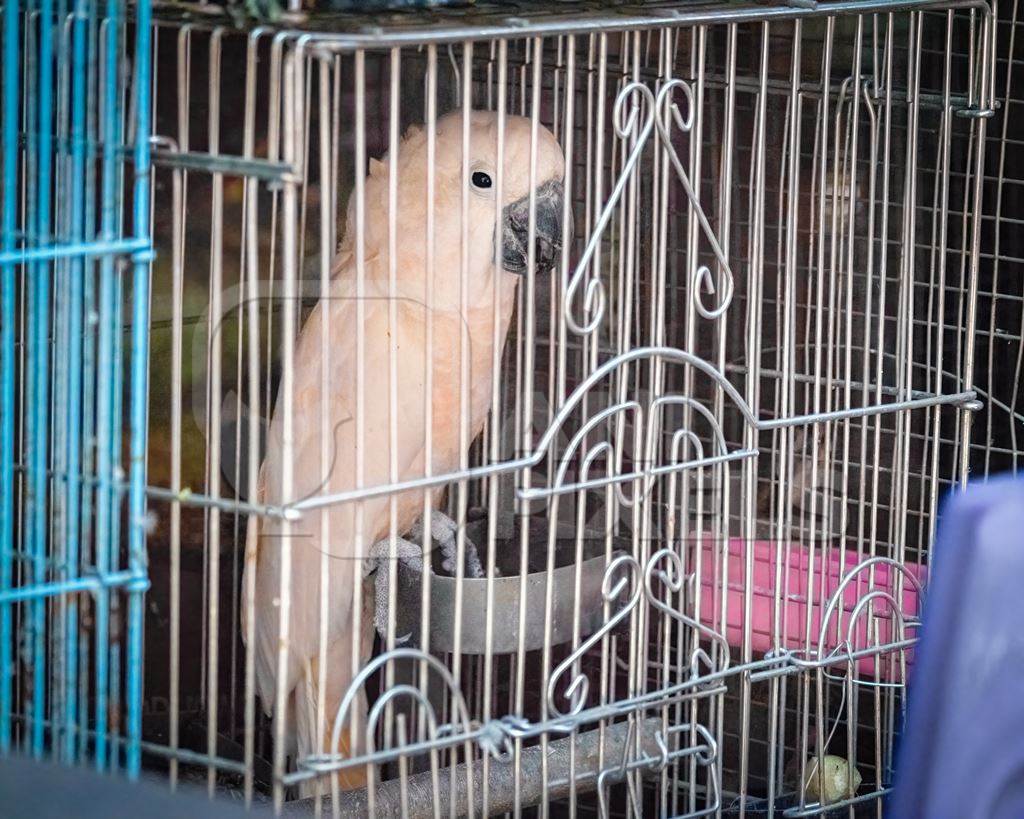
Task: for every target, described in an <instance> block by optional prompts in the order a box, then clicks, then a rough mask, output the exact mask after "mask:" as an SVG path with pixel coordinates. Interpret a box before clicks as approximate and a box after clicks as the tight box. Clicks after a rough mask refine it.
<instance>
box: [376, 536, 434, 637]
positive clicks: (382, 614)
mask: <svg viewBox="0 0 1024 819" xmlns="http://www.w3.org/2000/svg"><path fill="white" fill-rule="evenodd" d="M392 559H394V560H397V561H398V562H399V563H401V564H403V565H405V566H408V567H409V568H410V569H412V570H413V571H416V572H422V571H423V549H422V547H421V546H419V545H418V544H416V543H413V542H412V541H411V540H406V539H405V538H402V537H398V538H395V539H394V546H393V547H392V540H391V538H390V537H384V538H381V539H380V540H378V541H377V542H376V543H374V544H373V546H371V547H370V554H369V557H368V559H367V560H366V561H365V566H364V569H363V576H364V577H367V576H369V575H370V574H371V573H372V572H374V571H376V572H377V575H376V578H375V581H374V589H375V597H376V599H375V601H374V615H373V624H374V626H375V627H376V628H377V633H378V634H380V636H381V637H384V638H386V637H387V635H388V630H389V623H388V620H389V618H388V611H389V608H390V607H389V602H390V594H389V585H388V584H389V582H390V580H391V573H390V572H389V571H388V561H390V560H392ZM411 637H412V634H404V635H397V636H396V637H395V645H403V644H405V643H407V642H408V641H409V639H410V638H411Z"/></svg>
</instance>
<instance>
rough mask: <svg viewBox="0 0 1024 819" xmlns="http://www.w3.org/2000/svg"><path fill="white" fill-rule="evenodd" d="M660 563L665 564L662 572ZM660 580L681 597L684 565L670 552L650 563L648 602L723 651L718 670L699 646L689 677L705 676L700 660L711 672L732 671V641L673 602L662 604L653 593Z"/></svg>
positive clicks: (661, 553)
mask: <svg viewBox="0 0 1024 819" xmlns="http://www.w3.org/2000/svg"><path fill="white" fill-rule="evenodd" d="M661 563H665V564H666V565H665V567H664V568H662V566H661V565H659V564H661ZM655 578H657V579H658V580H660V581H661V583H662V585H663V586H665V587H666V588H667V589H668V590H669V591H670V592H672V593H673V594H678V593H679V591H680V590H681V589H682V588H683V581H684V580H685V575H684V573H683V561H682V559H681V558H680V557H679V555H678V554H676V552H675V551H674V550H672V549H671V548H668V547H666V548H664V549H660V550H659V551H657V552H655V553H654V555H652V556H651V559H650V560H649V561H648V563H647V570H646V571H645V572H644V589H645V590H646V592H647V600H648V602H649V603H650V604H651V605H652V606H654V608H656V609H657V610H658V611H660V612H661V613H662V614H664V615H666V616H667V617H669V618H671V619H673V620H675V621H676V622H677V623H680V624H682V625H683V626H686V627H688V628H692V629H694V630H695V631H698V632H700V633H701V634H702V635H704V637H706V638H707V639H709V640H711V641H712V642H713V643H715V644H716V645H717V646H718V648H719V649H720V654H719V658H720V659H719V663H720V665H719V667H718V668H715V666H714V664H713V663H711V659H710V657H708V655H707V653H705V652H704V651H703V650H702V649H701V648H700V647H699V646H698V647H697V649H696V650H695V651H694V653H693V656H692V657H691V658H690V673H691V675H692V677H693V678H697V677H700V676H704V675H703V674H701V673H700V671H699V662H698V660H704V661H705V662H707V663H708V665H709V666H710V667H711V671H713V672H714V671H719V672H723V671H726V670H727V669H728V668H729V641H728V640H726V639H725V637H723V636H722V635H721V634H719V633H718V632H717V631H715V630H714V629H712V628H709V627H708V626H706V625H704V624H703V623H701V622H699V621H697V620H694V619H693V618H692V617H689V616H688V615H686V614H684V613H683V612H682V611H681V610H680V609H679V608H678V607H677V606H674V605H673V604H672V601H671V600H667V601H666V600H662V599H661V598H660V597H659V596H658V593H657V592H656V591H655V590H654V579H655Z"/></svg>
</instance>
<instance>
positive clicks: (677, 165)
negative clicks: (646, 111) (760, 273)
mask: <svg viewBox="0 0 1024 819" xmlns="http://www.w3.org/2000/svg"><path fill="white" fill-rule="evenodd" d="M677 88H681V89H682V90H683V94H684V96H685V97H686V100H687V103H688V111H687V114H688V116H687V117H686V118H685V119H684V118H683V115H682V113H680V111H679V106H678V105H676V104H675V102H674V101H673V99H672V95H673V93H674V92H675V90H676V89H677ZM655 110H656V111H657V112H658V114H659V116H656V117H655V119H654V121H655V125H656V126H657V128H658V136H659V137H660V140H661V145H662V147H663V148H664V149H665V152H666V154H667V155H668V158H669V161H670V162H671V163H672V167H673V168H674V169H675V172H676V176H677V177H678V178H679V183H680V184H681V185H682V186H683V190H684V191H685V192H686V196H687V198H688V199H689V200H690V204H691V205H692V206H693V210H694V213H696V215H697V221H698V222H699V223H700V226H701V229H702V230H703V231H704V235H705V236H706V237H707V240H708V243H709V244H710V245H711V249H712V251H713V252H714V254H715V258H716V259H717V260H718V265H719V268H720V272H721V275H722V285H723V292H722V297H721V300H720V301H719V304H718V306H717V307H715V308H712V309H708V308H707V307H706V306H705V305H704V302H703V299H702V298H701V292H702V290H703V291H706V292H707V293H708V294H709V295H715V283H714V279H713V278H712V276H711V271H710V270H709V269H708V268H707V266H705V265H700V266H699V267H698V268H697V269H696V270H695V271H694V274H693V281H692V283H691V284H692V286H693V303H694V307H695V308H696V309H697V312H698V313H700V314H701V315H702V316H703V317H704V318H706V319H717V318H719V317H720V316H722V315H723V314H724V313H725V311H726V310H728V309H729V305H730V304H731V303H732V295H733V289H734V281H733V274H732V268H731V267H729V261H728V260H727V259H726V257H725V251H723V250H722V245H721V244H720V243H719V241H718V237H717V236H715V232H714V230H713V229H712V228H711V223H710V222H709V221H708V217H707V216H706V215H705V213H704V208H702V207H701V204H700V200H699V199H698V198H697V194H696V192H695V191H694V190H693V186H692V185H691V184H690V177H689V176H688V175H687V173H686V170H685V169H684V168H683V163H682V162H681V161H680V159H679V154H677V153H676V149H675V146H674V145H673V144H672V132H671V130H670V128H669V125H668V123H666V122H665V121H663V120H666V119H667V120H668V121H669V122H674V123H675V124H676V126H678V128H679V130H681V131H685V132H689V131H690V130H691V129H692V128H693V110H694V104H693V89H691V88H690V85H689V83H687V82H685V81H684V80H680V79H672V80H669V81H668V82H667V83H665V85H663V86H662V87H661V90H660V91H658V97H657V99H656V101H655ZM662 112H664V113H665V114H666V115H667V116H665V117H662V116H660V114H661V113H662Z"/></svg>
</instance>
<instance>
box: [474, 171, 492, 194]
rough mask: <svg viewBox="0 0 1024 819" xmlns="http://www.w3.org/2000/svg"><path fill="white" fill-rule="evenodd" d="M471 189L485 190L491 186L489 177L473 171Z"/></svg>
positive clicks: (486, 174)
mask: <svg viewBox="0 0 1024 819" xmlns="http://www.w3.org/2000/svg"><path fill="white" fill-rule="evenodd" d="M472 179H473V187H474V188H479V189H480V190H487V189H488V188H490V187H491V185H492V184H493V183H492V182H491V175H490V174H488V173H484V172H483V171H473V177H472Z"/></svg>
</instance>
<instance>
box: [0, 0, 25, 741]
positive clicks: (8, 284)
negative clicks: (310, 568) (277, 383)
mask: <svg viewBox="0 0 1024 819" xmlns="http://www.w3.org/2000/svg"><path fill="white" fill-rule="evenodd" d="M18 11H19V4H18V3H13V2H8V3H6V4H4V42H3V49H4V54H3V59H4V80H3V84H4V92H3V100H4V103H3V105H4V109H3V128H2V129H0V130H2V132H3V152H4V179H3V192H2V195H3V208H2V209H0V210H2V211H3V215H2V217H0V218H2V220H3V224H2V230H0V243H2V244H0V247H2V249H3V253H2V254H0V314H2V321H0V594H3V593H4V592H6V591H7V590H8V589H10V588H11V583H12V579H13V564H14V320H15V293H14V290H15V286H16V282H15V275H14V264H13V263H11V262H8V261H6V260H3V257H4V256H6V255H7V254H8V253H9V252H11V251H12V250H13V249H14V246H15V227H16V222H15V202H16V200H15V196H16V194H17V190H18V102H19V96H20V95H19V93H18V90H19V86H20V82H21V65H20V60H19V52H20V45H21V44H20V42H19V39H18V35H19V30H20V26H19V20H18ZM11 637H12V634H11V607H10V606H9V605H2V606H0V752H2V753H5V754H6V753H8V752H9V751H10V750H11V708H12V700H11V694H12V690H11V681H12V676H13V674H14V664H13V657H12V656H11Z"/></svg>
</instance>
